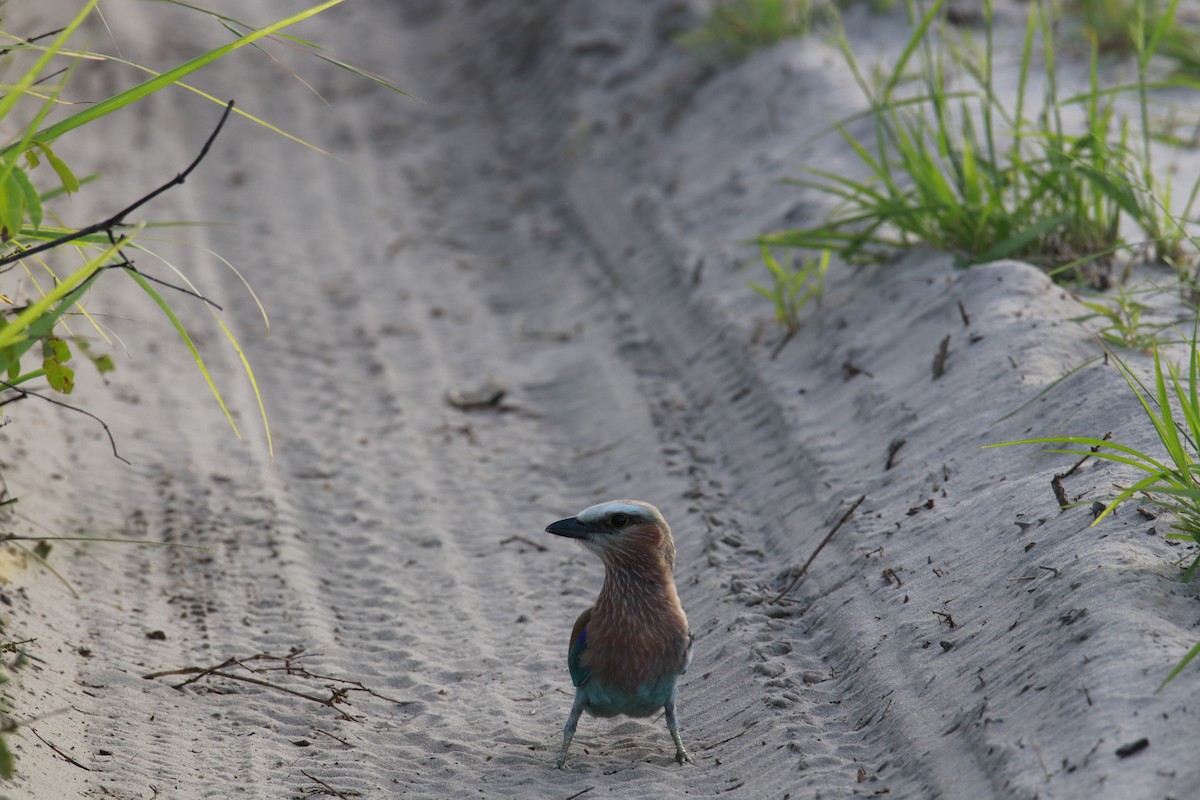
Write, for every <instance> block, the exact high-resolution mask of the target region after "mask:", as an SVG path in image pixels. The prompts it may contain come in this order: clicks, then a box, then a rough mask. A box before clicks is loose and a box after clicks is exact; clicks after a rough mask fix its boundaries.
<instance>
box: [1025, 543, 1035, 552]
mask: <svg viewBox="0 0 1200 800" xmlns="http://www.w3.org/2000/svg"><path fill="white" fill-rule="evenodd" d="M1035 547H1037V542H1030V543H1029V544H1027V545H1025V552H1026V553H1028V552H1029V551H1030V550H1032V549H1033V548H1035Z"/></svg>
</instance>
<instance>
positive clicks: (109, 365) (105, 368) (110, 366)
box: [92, 353, 117, 375]
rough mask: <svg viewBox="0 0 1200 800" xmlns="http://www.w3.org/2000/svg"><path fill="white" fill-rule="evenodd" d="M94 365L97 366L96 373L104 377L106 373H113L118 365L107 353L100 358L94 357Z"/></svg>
mask: <svg viewBox="0 0 1200 800" xmlns="http://www.w3.org/2000/svg"><path fill="white" fill-rule="evenodd" d="M92 363H93V364H95V365H96V371H97V372H99V373H100V374H101V375H103V374H104V373H106V372H113V371H114V370H116V368H117V365H116V364H114V363H113V360H112V356H110V355H108V354H107V353H105V354H104V355H100V356H93V357H92Z"/></svg>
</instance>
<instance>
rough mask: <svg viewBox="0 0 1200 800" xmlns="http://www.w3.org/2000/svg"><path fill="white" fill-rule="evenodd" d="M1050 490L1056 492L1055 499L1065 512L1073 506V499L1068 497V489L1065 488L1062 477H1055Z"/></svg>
mask: <svg viewBox="0 0 1200 800" xmlns="http://www.w3.org/2000/svg"><path fill="white" fill-rule="evenodd" d="M1050 488H1051V489H1053V490H1054V499H1055V500H1057V501H1058V507H1059V508H1061V509H1062V510H1063V511H1066V510H1067V508H1068V507H1069V506H1070V505H1071V498H1070V497H1068V496H1067V489H1066V487H1065V486H1063V482H1062V476H1061V475H1055V476H1054V479H1053V480H1051V481H1050Z"/></svg>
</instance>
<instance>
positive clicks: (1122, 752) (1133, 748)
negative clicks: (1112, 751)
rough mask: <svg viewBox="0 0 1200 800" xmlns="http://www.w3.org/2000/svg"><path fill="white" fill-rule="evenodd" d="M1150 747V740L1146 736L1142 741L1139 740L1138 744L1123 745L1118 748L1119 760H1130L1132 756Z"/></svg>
mask: <svg viewBox="0 0 1200 800" xmlns="http://www.w3.org/2000/svg"><path fill="white" fill-rule="evenodd" d="M1149 746H1150V740H1149V739H1147V738H1146V737H1145V736H1143V737H1142V738H1141V739H1138V740H1137V741H1136V742H1130V743H1129V744H1123V745H1121V746H1120V747H1118V748H1117V758H1129V757H1130V756H1131V755H1134V754H1135V753H1140V752H1142V751H1143V750H1145V749H1146V748H1147V747H1149Z"/></svg>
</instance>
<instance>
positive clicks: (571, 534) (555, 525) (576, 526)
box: [546, 517, 591, 539]
mask: <svg viewBox="0 0 1200 800" xmlns="http://www.w3.org/2000/svg"><path fill="white" fill-rule="evenodd" d="M546 533H553V534H555V535H557V536H566V537H567V538H568V539H587V538H589V537H590V536H591V530H590V529H589V528H588V526H587V525H584V524H583V523H582V522H580V521H579V519H578V518H577V517H568V518H567V519H560V520H559V521H558V522H551V523H550V525H549V526H547V528H546Z"/></svg>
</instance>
